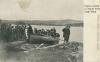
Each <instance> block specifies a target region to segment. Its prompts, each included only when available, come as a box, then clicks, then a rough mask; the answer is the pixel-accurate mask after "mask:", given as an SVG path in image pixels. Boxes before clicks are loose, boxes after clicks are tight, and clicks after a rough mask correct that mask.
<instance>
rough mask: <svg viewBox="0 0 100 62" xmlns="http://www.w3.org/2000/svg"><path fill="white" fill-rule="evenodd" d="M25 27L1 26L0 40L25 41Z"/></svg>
mask: <svg viewBox="0 0 100 62" xmlns="http://www.w3.org/2000/svg"><path fill="white" fill-rule="evenodd" d="M25 28H26V25H15V26H12V24H1V26H0V35H1V36H0V38H1V39H3V40H6V41H7V42H9V41H13V40H14V41H16V40H23V39H25V38H26V37H25Z"/></svg>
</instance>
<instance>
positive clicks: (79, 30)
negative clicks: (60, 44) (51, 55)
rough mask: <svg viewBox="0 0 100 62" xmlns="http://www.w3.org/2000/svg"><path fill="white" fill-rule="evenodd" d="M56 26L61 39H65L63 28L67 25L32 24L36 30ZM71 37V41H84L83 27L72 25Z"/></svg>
mask: <svg viewBox="0 0 100 62" xmlns="http://www.w3.org/2000/svg"><path fill="white" fill-rule="evenodd" d="M53 27H55V29H56V31H57V33H59V34H60V39H62V40H63V32H62V29H63V28H64V27H65V26H44V25H32V28H33V30H34V28H37V29H42V28H43V29H51V28H53ZM70 32H71V34H70V38H69V41H77V42H83V27H71V28H70Z"/></svg>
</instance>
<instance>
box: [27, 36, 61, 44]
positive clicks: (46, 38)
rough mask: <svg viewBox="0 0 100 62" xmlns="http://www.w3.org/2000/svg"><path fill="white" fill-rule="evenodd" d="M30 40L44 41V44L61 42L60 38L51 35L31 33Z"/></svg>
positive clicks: (37, 42)
mask: <svg viewBox="0 0 100 62" xmlns="http://www.w3.org/2000/svg"><path fill="white" fill-rule="evenodd" d="M29 42H30V43H32V44H42V43H44V44H49V45H54V44H57V43H59V39H58V38H53V37H50V36H40V35H30V39H29Z"/></svg>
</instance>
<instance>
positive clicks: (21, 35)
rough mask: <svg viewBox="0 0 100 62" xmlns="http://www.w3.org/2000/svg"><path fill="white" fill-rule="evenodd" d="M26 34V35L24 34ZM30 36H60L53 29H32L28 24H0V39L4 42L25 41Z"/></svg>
mask: <svg viewBox="0 0 100 62" xmlns="http://www.w3.org/2000/svg"><path fill="white" fill-rule="evenodd" d="M26 33H27V34H26ZM30 35H39V36H50V37H53V38H56V37H57V38H59V37H60V34H59V33H57V32H56V29H55V28H51V29H47V30H46V29H37V28H34V30H33V29H32V26H31V25H30V24H28V25H26V24H14V25H12V24H1V25H0V38H2V39H3V40H6V41H8V42H9V41H17V40H26V39H29V38H30Z"/></svg>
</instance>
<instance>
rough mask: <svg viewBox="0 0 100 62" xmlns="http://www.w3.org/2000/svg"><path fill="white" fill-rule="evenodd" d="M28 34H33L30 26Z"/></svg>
mask: <svg viewBox="0 0 100 62" xmlns="http://www.w3.org/2000/svg"><path fill="white" fill-rule="evenodd" d="M28 34H33V29H32V27H31V26H29V28H28Z"/></svg>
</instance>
